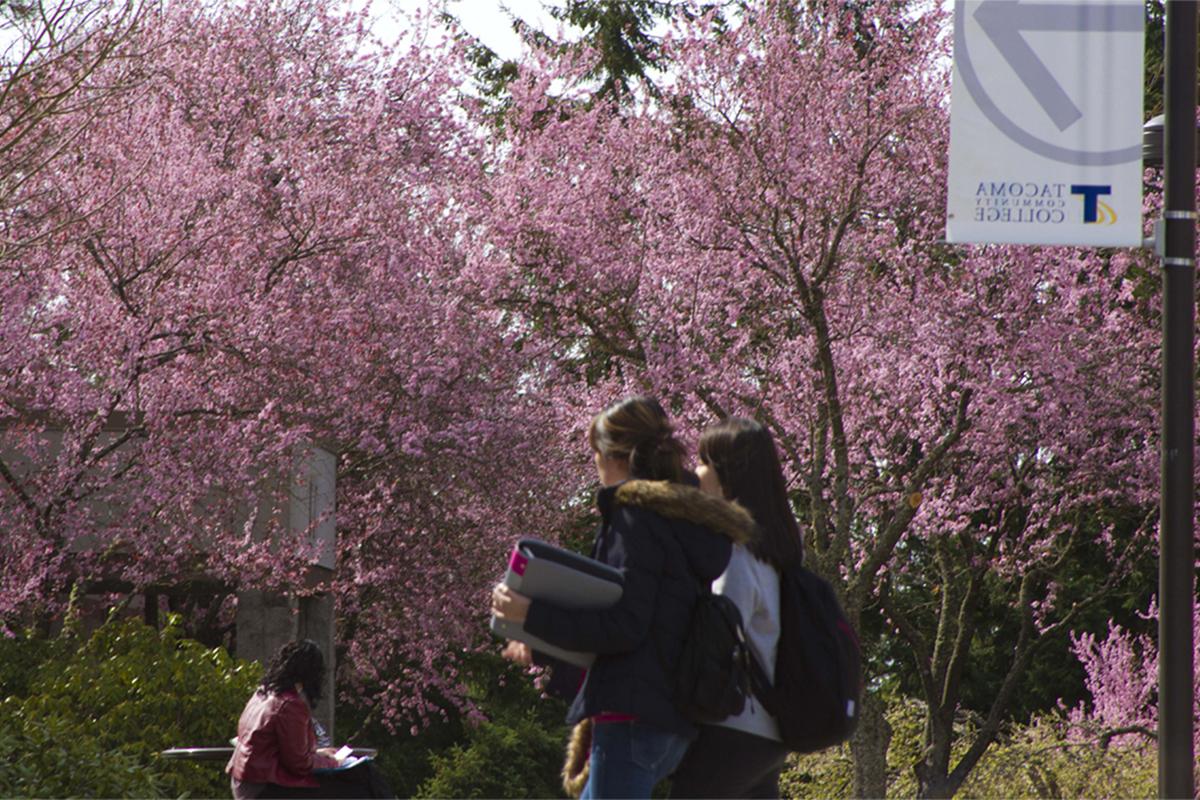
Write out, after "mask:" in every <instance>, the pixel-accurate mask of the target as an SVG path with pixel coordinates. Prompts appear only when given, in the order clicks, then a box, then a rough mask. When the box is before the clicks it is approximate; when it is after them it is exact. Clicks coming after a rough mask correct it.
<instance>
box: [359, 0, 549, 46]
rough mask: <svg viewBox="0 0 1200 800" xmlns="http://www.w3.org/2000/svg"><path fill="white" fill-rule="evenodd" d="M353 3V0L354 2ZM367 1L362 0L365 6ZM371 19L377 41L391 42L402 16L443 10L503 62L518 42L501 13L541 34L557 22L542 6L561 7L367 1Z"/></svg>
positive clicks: (478, 0) (506, 1)
mask: <svg viewBox="0 0 1200 800" xmlns="http://www.w3.org/2000/svg"><path fill="white" fill-rule="evenodd" d="M356 1H357V0H356ZM367 1H368V0H362V2H364V3H365V2H367ZM369 2H370V3H371V9H372V12H373V15H374V17H375V20H376V22H375V30H376V33H377V34H378V35H379V36H380V38H382V39H384V40H385V41H387V40H393V38H394V36H395V34H396V33H399V32H400V31H402V30H403V29H404V27H406V26H405V23H404V22H403V15H404V13H406V12H411V11H413V10H416V9H423V8H428V7H429V6H430V5H436V6H438V7H444V8H445V9H446V10H447V11H449V12H450V14H452V15H453V16H455V17H457V18H458V19H459V20H460V21H461V22H462V24H463V27H464V28H466V29H467V32H468V33H470V34H472V35H473V36H475V37H476V38H478V39H479V40H480V41H482V42H483V43H484V44H486V45H487V46H488V47H490V48H492V50H495V51H496V53H497V54H499V55H500V56H501V57H503V58H509V59H515V58H516V57H517V56H518V55H519V54H520V46H521V45H520V40H519V39H518V38H517V35H516V33H514V32H513V29H512V23H511V22H510V20H509V17H508V15H506V14H505V13H504V12H505V9H507V10H509V11H511V12H512V14H514V15H516V16H517V17H519V18H521V19H523V20H525V21H526V22H529V23H532V24H533V25H535V26H536V27H538V28H542V29H543V30H548V31H554V30H556V29H557V26H558V22H557V21H556V20H554V18H553V17H551V16H550V14H549V13H548V12H547V11H546V6H547V5H549V6H561V5H562V3H561V2H556V0H545V2H543V0H369Z"/></svg>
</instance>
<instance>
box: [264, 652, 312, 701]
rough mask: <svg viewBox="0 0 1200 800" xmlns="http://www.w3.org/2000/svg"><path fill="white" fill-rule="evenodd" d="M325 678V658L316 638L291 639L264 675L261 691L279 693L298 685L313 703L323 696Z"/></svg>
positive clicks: (272, 660) (276, 655)
mask: <svg viewBox="0 0 1200 800" xmlns="http://www.w3.org/2000/svg"><path fill="white" fill-rule="evenodd" d="M324 679H325V657H324V656H323V655H322V654H321V648H320V647H319V646H318V645H317V643H316V642H314V641H313V640H312V639H301V640H300V641H298V642H288V643H287V644H285V645H284V646H283V647H281V648H279V652H277V653H276V654H275V657H274V658H272V659H271V663H270V665H269V666H268V667H267V673H266V675H264V676H263V679H262V683H261V684H260V685H259V689H258V690H259V691H260V692H263V693H271V694H277V693H279V692H284V691H287V690H289V689H294V688H296V684H297V683H298V684H300V686H301V687H302V688H303V689H304V696H305V697H306V698H308V703H309V705H314V706H315V705H316V704H317V701H318V700H320V699H321V684H322V683H323V682H324Z"/></svg>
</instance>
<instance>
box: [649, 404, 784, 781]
mask: <svg viewBox="0 0 1200 800" xmlns="http://www.w3.org/2000/svg"><path fill="white" fill-rule="evenodd" d="M699 455H700V466H699V467H698V468H697V470H696V473H697V475H698V476H699V478H700V488H701V489H702V490H704V491H706V492H709V493H711V494H714V495H717V496H720V497H724V498H727V499H729V500H736V501H737V502H738V503H739V504H741V505H742V506H743V507H745V508H746V509H747V510H748V511H749V512H750V514H751V515H752V516H753V517H754V521H755V522H756V523H757V524H758V537H757V538H756V539H754V541H752V542H751V543H749V544H748V545H745V546H743V545H738V546H736V547H734V549H733V555H732V557H731V558H730V561H729V566H728V567H727V568H726V570H725V572H724V573H723V574H722V575H721V576H720V577H719V578H718V579H717V580H715V581H714V582H713V586H712V588H713V591H714V592H715V593H718V594H724V595H726V596H728V597H729V598H730V599H732V600H733V601H734V603H735V604H737V607H738V610H739V611H741V613H742V622H743V624H744V626H745V630H746V638H747V640H748V642H749V644H750V647H751V648H753V650H754V654H755V655H756V656H757V657H758V661H759V663H760V664H761V665H762V666H763V669H764V671H765V672H766V673H767V677H768V678H769V679H770V680H771V681H772V682H774V680H775V674H774V673H775V652H776V648H777V646H778V643H779V628H780V625H779V574H780V571H782V570H786V569H788V568H790V567H792V566H797V565H799V564H800V563H801V562H802V561H803V559H804V548H803V543H802V540H801V538H800V527H799V525H798V524H797V523H796V518H795V517H794V516H793V515H792V510H791V507H790V505H789V504H788V499H787V484H786V482H785V481H784V477H783V469H782V467H781V466H780V463H779V455H778V453H777V452H776V450H775V442H774V441H773V440H772V438H771V434H770V432H769V431H768V430H767V429H766V428H764V427H763V426H762V425H760V424H759V423H757V422H755V421H754V420H752V419H745V418H741V417H733V418H730V419H726V420H723V421H722V422H719V423H717V424H716V425H713V426H711V427H710V428H708V429H707V430H706V431H705V432H704V433H703V434H702V436H701V437H700V453H699ZM787 754H788V750H787V748H785V747H784V746H783V744H782V743H781V742H780V736H779V726H778V724H777V723H776V721H775V719H774V718H773V717H772V716H771V715H770V714H768V713H767V711H766V709H764V708H763V706H762V704H761V703H760V702H758V701H757V700H756V699H755V698H754V697H753V695H751V696H750V697H748V698H747V702H746V708H745V709H744V710H743V711H742V713H740V714H737V715H736V716H732V717H728V718H727V719H725V720H723V721H721V722H719V723H717V724H715V725H703V726H701V728H700V735H699V736H698V737H697V739H696V741H695V742H694V743H693V744H692V746H691V748H690V749H689V750H688V753H687V756H686V757H685V758H684V760H683V763H682V764H681V765H680V767H679V769H678V770H677V771H676V773H675V776H674V777H673V778H672V781H671V797H748V798H776V797H779V774H780V771H781V770H782V769H783V763H784V759H785V758H786V756H787Z"/></svg>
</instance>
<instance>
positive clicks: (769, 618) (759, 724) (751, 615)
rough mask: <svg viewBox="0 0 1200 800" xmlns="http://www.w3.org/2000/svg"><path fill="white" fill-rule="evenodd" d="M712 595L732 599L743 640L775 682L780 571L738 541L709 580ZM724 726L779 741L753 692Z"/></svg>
mask: <svg viewBox="0 0 1200 800" xmlns="http://www.w3.org/2000/svg"><path fill="white" fill-rule="evenodd" d="M712 590H713V592H714V593H715V594H723V595H725V596H726V597H728V598H729V599H731V600H732V601H733V602H734V604H735V605H737V607H738V611H740V612H742V625H743V626H744V627H745V629H746V639H747V641H748V642H749V644H750V647H751V648H752V649H753V650H754V654H755V655H756V656H758V661H759V663H760V664H762V666H763V669H764V670H765V671H766V673H767V677H768V678H770V679H771V681H772V683H773V682H774V681H775V651H776V650H777V649H778V647H779V573H778V572H776V571H775V568H774V567H772V566H771V565H770V564H767V563H766V562H764V561H759V560H758V559H757V558H755V557H754V555H753V554H751V553H750V551H749V550H747V549H746V548H745V547H743V546H742V545H740V544H735V545H734V546H733V555H732V556H731V557H730V559H729V566H727V567H726V568H725V572H723V573H722V574H721V576H720V577H719V578H717V579H716V580H715V581H713V583H712ZM717 724H718V725H722V726H724V727H726V728H734V729H736V730H739V731H744V732H746V733H751V734H754V735H755V736H764V737H766V738H768V739H774V740H776V741H779V740H780V736H779V724H778V723H777V722H776V721H775V718H774V717H772V716H771V715H770V714H768V713H767V710H766V709H765V708H763V707H762V703H760V702H759V701H758V699H757V698H756V697H754V695H749V696H748V697H747V698H746V707H745V708H744V709H743V710H742V713H741V714H738V715H736V716H732V717H727V718H726V719H724V720H722V721H721V722H718V723H717Z"/></svg>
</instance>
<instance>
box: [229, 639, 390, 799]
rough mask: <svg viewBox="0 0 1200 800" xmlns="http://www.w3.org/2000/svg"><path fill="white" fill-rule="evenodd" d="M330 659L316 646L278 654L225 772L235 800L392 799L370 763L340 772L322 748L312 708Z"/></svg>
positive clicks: (245, 716)
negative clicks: (294, 799)
mask: <svg viewBox="0 0 1200 800" xmlns="http://www.w3.org/2000/svg"><path fill="white" fill-rule="evenodd" d="M324 677H325V658H324V657H323V656H322V655H321V648H320V647H318V646H317V644H316V642H313V641H312V640H310V639H305V640H303V641H299V642H289V643H287V644H285V645H284V646H283V647H282V648H280V649H279V652H277V653H276V654H275V657H274V658H273V659H272V660H271V664H270V666H269V667H267V673H266V675H265V676H264V677H263V680H262V684H261V685H260V686H259V687H258V691H256V692H255V693H254V694H253V695H251V697H250V699H249V700H248V701H247V702H246V707H245V708H244V709H242V716H241V718H240V719H239V720H238V731H237V746H236V747H234V750H233V756H232V757H231V758H230V759H229V764H228V765H226V767H225V771H226V772H228V773H229V782H230V786H231V787H232V789H233V796H234V798H236V800H243V798H272V797H310V798H315V797H393V796H394V795H393V794H392V792H391V790H390V789H389V788H388V786H387V784H386V783H385V782H384V780H383V777H382V776H381V775H380V774H379V771H378V770H377V769H376V768H375V766H374V764H372V763H370V762H363V763H360V764H357V765H355V766H353V767H351V768H350V769H345V770H339V771H337V772H320V771H319V770H330V769H336V768H337V767H339V766H341V762H340V761H339V760H338V759H337V757H336V756H335V754H334V750H333V748H329V747H323V748H320V749H318V748H317V737H316V732H315V725H314V721H313V717H312V707H313V706H314V705H316V703H317V700H318V699H319V698H320V695H321V682H322V680H323V679H324Z"/></svg>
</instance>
